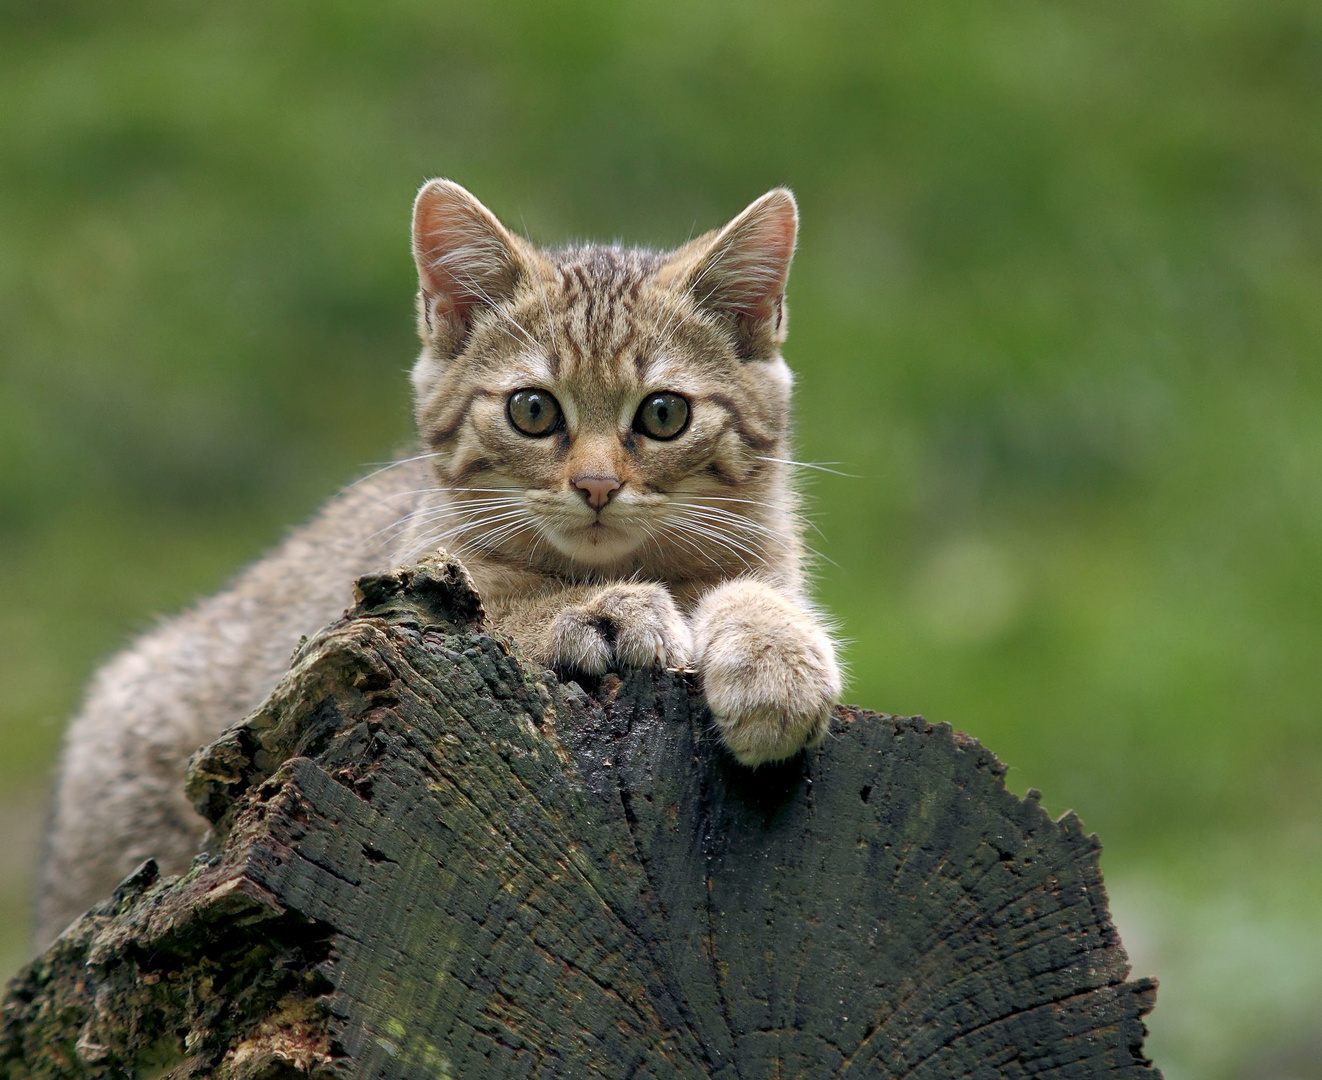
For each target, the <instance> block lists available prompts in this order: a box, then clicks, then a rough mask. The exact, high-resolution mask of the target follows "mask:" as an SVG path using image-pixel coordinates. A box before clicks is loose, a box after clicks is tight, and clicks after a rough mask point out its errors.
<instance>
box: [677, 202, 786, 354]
mask: <svg viewBox="0 0 1322 1080" xmlns="http://www.w3.org/2000/svg"><path fill="white" fill-rule="evenodd" d="M798 231H799V210H798V207H797V206H796V205H795V202H794V196H793V195H792V194H791V193H790V190H789V189H788V188H783V187H782V188H775V189H774V190H772V191H768V192H767V193H766V194H765V195H763V196H762V198H760V199H758V200H757V201H756V202H754V203H752V204H751V205H750V206H749V207H748V208H747V209H746V210H745V211H744V212H743V213H742V214H740V215H739V216H738V217H737V218H735V219H734V220H733V221H731V222H730V224H728V225H727V226H725V228H723V229H721V230H720V231H719V232H718V233H716V234H715V236H714V237H702V238H700V239H699V240H698V241H695V242H694V244H691V245H689V247H690V248H692V247H694V246H697V245H699V244H701V245H702V248H701V250H700V253H699V254H698V255H697V259H696V262H694V263H693V264H692V266H691V268H690V269H688V271H687V273H686V274H685V275H684V281H685V284H686V286H687V288H688V289H689V291H690V292H691V293H692V294H693V297H694V299H695V300H697V302H698V303H699V304H700V305H701V306H703V307H705V308H708V309H709V310H712V311H715V312H718V313H720V314H724V315H727V316H729V317H731V318H732V319H733V322H734V326H735V331H736V336H737V338H738V340H739V346H740V351H741V354H742V355H743V356H744V358H745V359H766V358H768V357H770V356H771V355H772V354H773V353H774V352H775V349H776V347H777V346H778V345H780V343H781V342H782V341H784V340H785V312H784V300H785V282H786V280H787V279H788V278H789V274H790V260H791V259H792V258H793V257H794V241H795V238H796V236H797V235H798ZM684 250H686V249H681V251H684Z"/></svg>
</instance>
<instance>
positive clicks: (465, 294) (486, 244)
mask: <svg viewBox="0 0 1322 1080" xmlns="http://www.w3.org/2000/svg"><path fill="white" fill-rule="evenodd" d="M413 260H414V262H416V263H417V265H418V285H419V287H420V289H421V298H420V299H421V310H420V312H419V314H420V315H421V325H420V326H419V332H420V333H421V335H422V339H423V341H424V343H426V344H428V345H430V346H432V347H433V348H434V349H435V350H436V352H438V353H439V354H441V355H444V356H453V355H454V354H455V353H457V352H458V351H459V349H460V347H461V346H462V345H463V342H464V339H465V338H466V337H467V336H468V330H469V326H470V324H471V320H472V316H473V314H474V313H475V311H474V309H475V308H478V307H481V306H484V305H492V304H496V303H498V302H499V301H501V300H504V299H507V298H508V297H509V296H510V294H511V293H512V292H513V291H514V286H515V284H516V283H517V282H518V280H519V275H520V274H521V273H522V272H523V262H522V260H521V259H520V257H519V241H518V240H517V239H516V238H515V237H514V236H513V234H511V233H510V232H509V230H508V229H506V228H505V226H504V225H502V224H501V223H500V222H499V221H498V220H496V215H495V214H493V213H492V212H491V211H490V210H488V209H487V208H486V207H485V206H483V205H482V204H481V203H480V202H478V201H477V199H475V198H474V197H473V196H472V195H471V194H469V193H468V192H467V191H465V190H464V189H463V188H462V187H460V186H459V185H458V184H456V183H453V182H452V181H450V180H429V181H427V183H425V184H424V185H423V186H422V190H421V191H419V192H418V197H417V199H416V200H414V203H413Z"/></svg>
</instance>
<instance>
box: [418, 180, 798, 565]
mask: <svg viewBox="0 0 1322 1080" xmlns="http://www.w3.org/2000/svg"><path fill="white" fill-rule="evenodd" d="M797 225H798V215H797V211H796V209H795V204H794V197H793V196H792V195H791V194H790V193H789V191H787V190H786V189H784V188H778V189H776V190H774V191H770V192H768V193H767V194H766V195H764V196H762V198H760V199H758V200H757V201H756V202H754V203H753V204H752V205H751V206H749V207H748V208H747V209H746V210H745V211H744V212H743V213H742V214H740V215H739V216H738V217H736V218H735V219H734V220H733V221H731V222H730V223H729V224H728V225H726V226H725V227H724V228H723V229H720V230H718V231H716V232H712V233H708V234H707V235H705V236H701V237H699V238H697V239H696V240H693V241H691V242H690V243H687V244H685V245H684V246H683V247H681V248H679V249H678V250H676V251H673V252H668V253H654V252H650V251H642V250H634V249H625V248H621V247H598V246H588V247H575V248H566V249H564V250H560V251H543V250H540V249H538V248H535V247H534V246H533V245H532V244H530V243H529V242H528V241H526V240H525V239H523V238H522V237H519V236H517V235H515V234H513V233H511V232H510V231H509V230H507V229H506V228H505V227H504V226H503V225H501V223H500V222H499V221H498V220H497V219H496V218H495V216H494V215H493V214H492V213H491V212H490V211H489V210H487V209H486V207H484V206H483V205H482V204H481V203H479V202H478V201H477V200H476V199H475V198H474V197H473V196H472V195H470V194H469V193H468V192H467V191H465V190H464V189H463V188H461V187H459V186H458V185H457V184H453V183H450V182H449V181H445V180H433V181H431V182H430V183H428V184H427V185H426V186H424V187H423V189H422V191H421V192H419V194H418V198H417V202H416V204H415V206H414V215H413V252H414V257H415V259H416V261H417V265H418V274H419V280H420V286H421V287H420V291H419V296H418V313H419V317H418V326H419V333H420V335H421V337H422V342H423V349H422V355H421V357H420V358H419V360H418V362H417V365H416V366H415V367H414V370H413V386H414V390H415V395H416V412H417V420H418V427H419V431H420V434H421V436H422V439H423V441H424V442H425V444H426V449H427V450H429V451H431V452H432V453H433V455H434V456H433V458H432V460H433V462H434V465H435V469H436V472H437V475H438V477H439V480H440V482H441V484H442V485H443V487H444V488H446V489H448V490H449V491H450V495H451V499H452V500H453V505H452V506H451V507H450V508H449V510H448V511H437V517H436V527H435V530H434V533H435V536H434V539H435V540H436V541H437V542H438V543H447V544H449V545H450V546H452V547H456V548H458V549H459V550H463V549H464V548H470V549H478V550H482V551H484V552H487V553H489V554H496V555H503V556H506V557H509V558H512V559H516V560H518V561H521V562H525V563H531V564H532V565H535V566H538V567H541V568H543V569H548V570H551V571H554V572H558V573H575V572H587V573H611V574H618V573H622V572H630V571H638V572H642V573H657V574H667V573H683V574H686V575H688V576H695V577H702V576H708V575H729V574H734V573H739V572H741V571H743V570H745V569H748V568H753V567H756V566H758V565H759V564H764V563H767V562H774V561H777V560H783V559H785V558H786V557H787V554H788V553H789V549H790V548H793V547H794V546H795V541H794V538H793V536H792V535H791V533H790V532H789V531H787V530H788V526H787V525H786V524H785V522H786V521H788V508H787V506H786V505H785V504H786V502H787V498H788V496H787V494H786V492H785V490H784V486H783V484H784V481H783V474H782V468H781V463H780V462H779V461H777V460H776V459H778V458H784V457H785V456H786V455H785V439H786V431H787V426H788V421H789V396H790V381H791V380H790V373H789V369H788V368H787V367H786V366H785V363H784V361H783V360H782V359H781V357H780V344H781V342H782V341H783V340H784V336H785V306H784V291H785V281H786V278H787V276H788V274H789V266H790V258H791V256H792V255H793V251H794V240H795V233H796V230H797ZM447 513H448V516H447Z"/></svg>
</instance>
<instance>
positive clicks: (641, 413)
mask: <svg viewBox="0 0 1322 1080" xmlns="http://www.w3.org/2000/svg"><path fill="white" fill-rule="evenodd" d="M688 423H689V403H688V402H687V401H685V400H684V399H683V398H682V397H680V396H679V395H678V394H652V395H650V396H649V397H646V398H644V399H643V403H642V404H641V405H639V406H638V415H637V416H635V417H634V418H633V429H634V431H637V432H639V433H641V434H643V435H647V436H650V437H651V438H653V439H673V438H674V437H675V436H676V435H678V434H679V433H680V432H681V431H683V430H684V429H685V428H686V427H688Z"/></svg>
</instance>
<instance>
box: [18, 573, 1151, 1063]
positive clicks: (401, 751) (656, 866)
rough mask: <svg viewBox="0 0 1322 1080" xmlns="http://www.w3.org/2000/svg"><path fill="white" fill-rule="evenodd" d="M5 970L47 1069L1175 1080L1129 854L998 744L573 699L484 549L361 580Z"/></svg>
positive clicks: (576, 688) (935, 729)
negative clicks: (1121, 927) (1137, 972)
mask: <svg viewBox="0 0 1322 1080" xmlns="http://www.w3.org/2000/svg"><path fill="white" fill-rule="evenodd" d="M359 584H360V592H361V595H362V601H361V603H360V604H359V605H358V607H357V608H355V609H354V610H353V611H351V612H350V613H349V614H348V615H347V616H346V617H345V618H344V619H342V620H340V621H339V622H338V623H336V624H334V625H332V626H331V627H328V628H327V629H326V630H325V631H323V632H322V633H321V634H320V635H319V636H318V637H317V638H316V639H314V640H313V641H312V642H310V643H308V644H307V645H305V646H304V647H303V648H302V650H301V651H300V653H299V654H298V655H297V656H296V658H295V662H294V665H293V667H292V668H291V671H290V673H289V675H288V676H287V677H286V678H285V679H284V681H283V682H282V683H281V684H280V686H279V687H278V688H277V689H276V690H275V691H274V692H273V694H272V695H271V697H270V698H269V699H268V700H267V702H266V703H264V704H263V706H262V707H261V708H260V709H258V711H257V712H256V713H254V714H253V715H252V716H251V717H249V718H248V719H247V720H246V721H244V722H243V723H242V724H240V725H238V726H237V727H235V728H232V729H230V731H228V732H227V733H226V734H225V735H224V736H223V737H222V738H221V739H220V740H219V741H218V742H216V743H215V744H214V745H212V746H210V747H208V748H207V749H206V750H204V751H202V752H201V753H200V754H199V755H198V756H197V757H196V758H195V759H194V763H193V769H192V772H191V776H190V790H191V792H192V794H193V795H194V797H195V801H196V804H197V806H198V808H199V810H200V811H201V812H202V813H203V814H204V815H206V816H207V817H208V818H209V819H210V820H211V821H212V822H213V825H214V833H215V835H214V843H213V844H212V845H211V846H210V850H211V852H213V854H211V855H204V856H199V858H198V859H197V861H196V862H195V863H194V865H193V867H192V869H191V870H190V872H189V873H187V874H186V875H184V876H182V877H180V878H168V879H163V878H161V877H160V876H159V875H158V874H157V872H156V869H155V866H154V864H152V863H147V864H144V866H143V867H142V868H140V869H139V870H138V871H137V872H136V873H135V874H134V875H133V876H132V877H130V878H129V879H128V880H127V881H125V882H124V884H123V885H122V886H120V888H119V889H118V890H117V892H116V893H115V895H114V896H113V897H111V898H110V899H108V900H106V901H104V902H103V903H102V904H100V905H99V906H98V907H96V908H95V909H93V911H92V912H91V913H89V914H88V915H87V916H86V917H85V918H84V919H83V920H82V921H81V922H80V923H78V924H77V925H76V926H75V927H74V928H72V929H71V930H70V931H69V932H67V933H66V934H65V935H64V936H63V937H61V938H60V940H59V941H57V942H56V943H55V944H54V945H53V946H52V947H51V949H50V950H49V951H48V952H47V953H46V954H45V955H44V956H42V957H40V958H38V959H37V960H36V961H35V962H34V963H33V964H32V965H31V966H29V967H28V968H27V969H26V970H25V971H24V972H22V973H20V974H19V976H18V977H17V978H16V979H15V980H14V981H13V982H12V983H11V984H10V987H9V990H8V994H7V997H6V998H5V1000H4V1005H3V1030H2V1031H0V1074H3V1075H5V1076H9V1077H13V1078H27V1077H34V1078H35V1077H41V1078H47V1077H50V1078H54V1077H119V1076H135V1077H137V1076H169V1077H173V1078H180V1080H182V1078H185V1077H216V1078H240V1077H245V1078H246V1077H252V1078H256V1077H262V1078H276V1077H286V1076H295V1075H303V1074H305V1073H311V1074H313V1075H315V1076H318V1077H331V1076H337V1077H350V1076H352V1077H390V1078H394V1077H419V1078H422V1077H427V1078H437V1077H463V1078H465V1080H477V1078H483V1077H548V1078H549V1077H612V1078H619V1077H632V1078H638V1080H642V1078H658V1080H660V1078H667V1080H668V1078H679V1077H721V1078H729V1080H735V1078H742V1080H751V1078H761V1077H768V1078H770V1077H778V1078H779V1077H792V1076H800V1077H823V1076H840V1077H891V1078H896V1080H899V1078H906V1080H919V1078H924V1080H929V1078H944V1077H952V1078H953V1077H970V1078H976V1080H982V1078H988V1080H990V1078H1004V1077H1027V1076H1051V1077H1101V1076H1107V1077H1126V1078H1129V1077H1134V1078H1137V1077H1140V1076H1144V1077H1157V1076H1159V1075H1160V1074H1159V1073H1158V1072H1157V1071H1156V1070H1155V1069H1154V1068H1152V1067H1151V1065H1150V1063H1148V1062H1147V1061H1146V1060H1145V1058H1144V1056H1143V1052H1142V1044H1143V1038H1144V1035H1145V1030H1144V1027H1143V1023H1142V1020H1141V1017H1142V1016H1144V1015H1145V1014H1146V1013H1147V1012H1148V1011H1149V1010H1150V1009H1151V1008H1152V1005H1153V1001H1154V996H1155V986H1154V984H1153V983H1152V982H1151V981H1149V980H1138V981H1135V982H1129V981H1126V979H1127V976H1128V972H1129V966H1128V962H1127V960H1126V957H1125V953H1124V950H1123V948H1122V947H1121V944H1120V940H1119V938H1118V937H1117V935H1116V932H1115V928H1114V927H1113V926H1112V924H1111V921H1110V917H1109V915H1108V912H1107V905H1106V893H1105V891H1104V889H1103V887H1102V879H1101V875H1100V872H1099V870H1098V853H1099V850H1100V848H1099V845H1098V843H1097V840H1096V838H1095V837H1093V836H1085V835H1084V833H1083V832H1082V830H1081V829H1080V826H1079V822H1078V820H1077V819H1076V818H1075V817H1074V816H1073V815H1072V814H1066V815H1065V816H1064V817H1063V818H1061V819H1060V820H1059V821H1055V822H1053V821H1052V820H1050V819H1049V818H1048V816H1047V815H1046V814H1045V813H1044V812H1043V810H1042V809H1041V807H1040V806H1039V805H1038V801H1037V796H1036V793H1033V792H1030V793H1029V795H1028V797H1027V798H1025V799H1019V798H1018V797H1016V796H1014V795H1012V794H1010V793H1009V792H1007V791H1006V789H1005V786H1004V783H1003V774H1004V767H1003V766H1002V765H1000V764H999V763H998V762H997V761H996V759H995V757H994V756H993V755H992V754H991V753H990V752H989V751H987V750H985V749H984V748H983V747H982V746H980V745H979V744H978V743H977V742H976V741H974V740H973V739H971V738H969V737H968V736H965V735H963V734H961V733H959V732H955V731H952V730H951V729H950V728H949V727H948V726H946V725H930V724H927V723H925V722H924V721H923V720H922V719H920V718H905V717H892V716H879V715H877V714H875V713H869V712H864V711H860V710H857V709H852V708H841V709H840V710H839V713H838V717H837V723H836V725H835V729H834V731H833V733H832V736H831V737H830V738H828V739H827V740H826V742H825V743H824V745H823V746H822V747H821V748H820V749H818V750H814V751H812V752H810V753H808V754H805V755H803V756H802V757H800V758H798V759H796V760H794V761H791V762H789V763H787V764H785V765H782V766H778V767H775V768H762V769H757V770H747V769H744V768H742V767H741V766H739V765H738V764H736V763H735V762H733V760H732V759H730V758H729V757H728V756H727V755H726V754H725V753H724V752H723V751H722V750H721V748H720V746H719V743H718V742H717V741H716V739H715V738H714V736H713V734H712V733H711V731H710V730H709V719H710V718H709V716H708V714H707V713H706V711H705V709H704V706H703V704H702V698H701V694H700V693H699V692H698V690H697V689H696V687H695V685H694V684H693V682H692V680H691V678H690V677H688V676H686V675H684V674H682V673H673V672H660V673H654V672H646V673H637V674H633V675H630V676H629V677H627V678H624V679H621V678H617V677H615V676H613V675H607V676H606V677H605V678H604V679H602V680H600V681H599V682H595V683H583V684H582V685H580V684H576V683H573V682H560V681H557V680H556V679H555V678H554V676H552V675H551V674H550V673H549V672H541V671H538V670H536V669H534V668H533V667H531V666H530V665H528V664H527V663H525V662H523V661H522V660H520V659H519V657H518V653H517V650H516V649H514V648H513V647H512V646H511V645H510V644H509V643H508V642H505V641H502V640H501V639H499V637H497V636H494V635H490V634H488V633H486V632H484V630H483V628H482V613H481V607H480V604H479V603H478V601H477V598H476V596H475V595H474V594H473V593H472V591H471V589H470V588H469V587H468V585H467V584H466V579H465V576H464V575H463V571H462V569H461V568H459V567H458V565H457V564H454V563H450V562H441V561H435V562H430V563H423V564H421V565H419V566H418V567H415V568H412V569H410V570H406V571H400V572H398V573H394V574H388V575H380V576H374V577H370V578H364V579H363V580H362V581H361V582H360V583H359Z"/></svg>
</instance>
